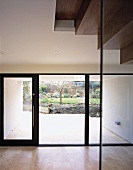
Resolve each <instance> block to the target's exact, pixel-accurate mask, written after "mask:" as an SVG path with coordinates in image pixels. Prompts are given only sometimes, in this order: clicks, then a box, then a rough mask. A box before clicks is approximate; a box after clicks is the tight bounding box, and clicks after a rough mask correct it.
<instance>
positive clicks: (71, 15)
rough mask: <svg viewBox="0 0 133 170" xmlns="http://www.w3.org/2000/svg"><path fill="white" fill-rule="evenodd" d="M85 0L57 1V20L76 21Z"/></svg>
mask: <svg viewBox="0 0 133 170" xmlns="http://www.w3.org/2000/svg"><path fill="white" fill-rule="evenodd" d="M82 1H83V0H57V1H56V15H55V19H56V20H75V19H76V17H77V15H78V12H79V9H80V6H81V4H82Z"/></svg>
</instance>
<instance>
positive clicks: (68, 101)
mask: <svg viewBox="0 0 133 170" xmlns="http://www.w3.org/2000/svg"><path fill="white" fill-rule="evenodd" d="M40 102H41V103H60V98H43V99H40ZM62 102H63V104H78V103H83V102H84V101H83V98H82V97H78V98H62ZM99 103H100V99H94V98H91V99H90V104H99Z"/></svg>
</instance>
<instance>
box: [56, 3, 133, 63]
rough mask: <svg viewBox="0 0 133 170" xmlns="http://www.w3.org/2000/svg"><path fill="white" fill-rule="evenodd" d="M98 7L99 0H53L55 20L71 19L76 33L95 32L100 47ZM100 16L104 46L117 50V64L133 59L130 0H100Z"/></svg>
mask: <svg viewBox="0 0 133 170" xmlns="http://www.w3.org/2000/svg"><path fill="white" fill-rule="evenodd" d="M68 6H70V7H69V8H68ZM100 10H101V2H100V0H80V1H78V0H74V1H70V0H68V1H67V0H57V3H56V13H55V16H56V17H55V23H56V20H74V21H75V33H76V35H98V48H100V44H101V41H100V37H101V36H100V12H101V11H100ZM103 18H104V25H103V29H104V36H103V47H104V50H120V63H121V64H123V63H127V62H129V61H131V60H133V0H127V1H125V0H121V1H120V0H113V1H112V0H104V9H103ZM58 22H59V21H58ZM56 26H57V24H55V27H56ZM130 63H131V62H130Z"/></svg>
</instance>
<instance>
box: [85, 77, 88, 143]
mask: <svg viewBox="0 0 133 170" xmlns="http://www.w3.org/2000/svg"><path fill="white" fill-rule="evenodd" d="M88 142H89V75H88V74H87V75H85V146H88Z"/></svg>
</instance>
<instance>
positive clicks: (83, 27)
mask: <svg viewBox="0 0 133 170" xmlns="http://www.w3.org/2000/svg"><path fill="white" fill-rule="evenodd" d="M75 22H76V28H75V30H76V34H77V35H96V34H97V33H98V28H99V25H100V0H85V1H84V3H83V4H82V6H81V8H80V11H79V14H78V17H77V18H76V21H75Z"/></svg>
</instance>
